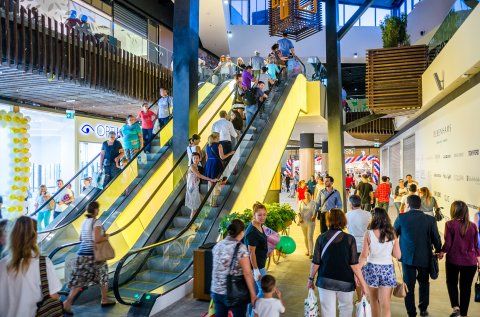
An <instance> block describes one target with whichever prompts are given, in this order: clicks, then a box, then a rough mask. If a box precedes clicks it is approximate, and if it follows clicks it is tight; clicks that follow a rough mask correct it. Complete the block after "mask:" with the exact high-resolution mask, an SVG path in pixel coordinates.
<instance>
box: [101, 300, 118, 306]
mask: <svg viewBox="0 0 480 317" xmlns="http://www.w3.org/2000/svg"><path fill="white" fill-rule="evenodd" d="M115 304H117V302H116V301H108V302H105V303H102V304H101V306H102V307H108V306H113V305H115Z"/></svg>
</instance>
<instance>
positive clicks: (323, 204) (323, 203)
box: [317, 189, 337, 220]
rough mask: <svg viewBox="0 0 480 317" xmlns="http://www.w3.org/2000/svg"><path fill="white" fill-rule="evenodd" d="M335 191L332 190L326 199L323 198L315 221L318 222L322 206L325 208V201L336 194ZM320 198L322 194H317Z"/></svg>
mask: <svg viewBox="0 0 480 317" xmlns="http://www.w3.org/2000/svg"><path fill="white" fill-rule="evenodd" d="M336 191H337V190H336V189H333V190H332V192H331V193H330V194H328V196H327V197H325V200H324V201H323V202H322V204H321V205H320V207H319V208H318V213H317V219H318V220H320V214H321V213H322V208H323V206H325V203H326V202H327V200H328V199H329V198H330V197H331V196H332V195H333V194H334V193H335V192H336ZM319 195H320V197H322V196H321V195H322V192H320V193H319Z"/></svg>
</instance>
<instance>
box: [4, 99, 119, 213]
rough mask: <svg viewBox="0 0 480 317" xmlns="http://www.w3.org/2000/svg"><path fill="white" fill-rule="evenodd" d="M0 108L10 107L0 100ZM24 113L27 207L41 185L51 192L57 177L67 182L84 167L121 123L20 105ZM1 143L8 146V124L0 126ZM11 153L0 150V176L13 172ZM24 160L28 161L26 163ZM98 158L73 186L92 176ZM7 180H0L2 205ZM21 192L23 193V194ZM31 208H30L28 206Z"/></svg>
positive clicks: (8, 190)
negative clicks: (27, 144)
mask: <svg viewBox="0 0 480 317" xmlns="http://www.w3.org/2000/svg"><path fill="white" fill-rule="evenodd" d="M0 110H4V111H6V112H10V111H12V110H13V107H12V106H10V105H6V104H0ZM19 112H20V113H21V114H22V115H23V116H24V117H29V118H30V122H29V123H28V132H27V134H26V136H28V143H29V146H30V148H29V156H30V157H29V163H28V164H29V186H28V193H26V194H25V195H28V198H29V199H28V201H29V208H33V209H34V208H35V207H34V200H35V197H36V196H37V192H38V189H39V187H40V185H46V186H47V188H48V191H49V192H50V193H54V192H55V191H56V181H57V180H58V179H63V181H64V182H65V183H66V182H67V181H69V180H70V179H71V178H72V177H73V176H74V175H75V174H76V173H77V172H78V171H80V170H81V169H82V168H83V167H85V166H86V165H87V164H88V162H90V161H91V160H92V159H93V158H95V157H98V154H99V153H100V150H101V147H102V142H103V141H105V140H106V139H107V135H108V133H109V132H110V131H115V132H116V133H118V129H119V128H120V127H121V126H122V125H123V123H121V122H112V121H105V120H99V119H93V118H88V117H82V116H74V117H73V118H67V116H66V115H65V113H55V112H47V111H39V110H34V109H31V108H23V107H20V108H19ZM0 140H1V141H0V145H1V147H2V149H8V148H10V143H11V142H13V141H12V140H11V135H10V134H9V132H8V129H7V128H2V127H1V126H0ZM13 157H14V156H13V155H12V153H10V151H8V150H4V151H3V150H2V151H0V162H1V163H0V178H1V179H4V180H6V179H9V177H10V176H11V175H12V173H13V168H14V164H13V163H12V158H13ZM28 164H27V165H28ZM98 169H99V162H98V158H97V159H96V160H95V161H94V162H93V163H92V164H91V165H90V166H89V167H88V168H85V169H84V170H83V171H82V173H81V174H80V175H79V176H78V177H77V178H76V181H75V182H73V183H72V190H73V191H74V193H75V192H79V190H80V186H81V184H80V181H81V180H82V179H83V178H85V177H87V176H91V177H94V176H95V175H96V173H98ZM8 183H9V182H7V181H4V182H0V196H2V197H3V198H4V207H8V206H9V200H8V194H10V192H11V189H10V188H9V185H8ZM22 195H23V194H22ZM29 210H30V209H29Z"/></svg>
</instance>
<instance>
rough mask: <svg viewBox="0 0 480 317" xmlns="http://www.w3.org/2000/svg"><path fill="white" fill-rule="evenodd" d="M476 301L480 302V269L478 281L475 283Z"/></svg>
mask: <svg viewBox="0 0 480 317" xmlns="http://www.w3.org/2000/svg"><path fill="white" fill-rule="evenodd" d="M475 301H476V302H477V303H480V270H479V271H478V273H477V282H476V283H475Z"/></svg>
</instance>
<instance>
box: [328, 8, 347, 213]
mask: <svg viewBox="0 0 480 317" xmlns="http://www.w3.org/2000/svg"><path fill="white" fill-rule="evenodd" d="M325 6H326V12H325V16H326V47H327V70H328V71H327V83H328V84H327V118H328V147H329V149H328V156H329V159H328V160H329V169H328V173H329V175H331V176H333V178H334V180H335V183H334V187H335V188H336V189H337V190H338V191H339V192H340V193H341V196H342V202H343V209H344V210H345V211H346V210H347V209H346V201H345V163H344V162H345V156H344V152H343V146H344V141H343V116H342V111H343V109H342V100H341V98H342V76H341V55H340V40H339V38H338V33H337V28H338V0H330V1H325Z"/></svg>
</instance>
